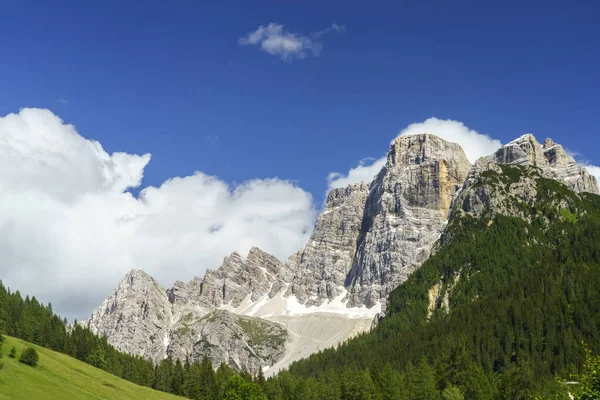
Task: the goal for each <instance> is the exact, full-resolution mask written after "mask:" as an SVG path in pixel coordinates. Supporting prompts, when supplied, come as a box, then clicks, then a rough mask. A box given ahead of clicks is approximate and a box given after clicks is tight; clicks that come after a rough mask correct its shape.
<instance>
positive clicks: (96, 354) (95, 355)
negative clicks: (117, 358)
mask: <svg viewBox="0 0 600 400" xmlns="http://www.w3.org/2000/svg"><path fill="white" fill-rule="evenodd" d="M86 361H87V363H88V364H90V365H93V366H94V367H96V368H100V369H103V370H106V369H108V363H107V362H106V356H105V354H104V350H103V349H102V348H101V347H100V346H98V347H96V348H95V349H94V350H92V352H91V353H90V355H89V356H88V357H87V360H86Z"/></svg>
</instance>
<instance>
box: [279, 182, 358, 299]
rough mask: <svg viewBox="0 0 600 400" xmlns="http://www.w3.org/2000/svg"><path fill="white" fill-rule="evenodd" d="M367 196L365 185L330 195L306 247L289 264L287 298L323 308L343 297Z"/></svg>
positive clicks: (335, 190)
mask: <svg viewBox="0 0 600 400" xmlns="http://www.w3.org/2000/svg"><path fill="white" fill-rule="evenodd" d="M368 194H369V186H368V185H367V184H365V183H358V184H354V185H350V186H348V187H346V188H343V189H333V190H332V191H330V192H329V194H328V196H327V202H326V203H325V208H324V209H323V211H322V212H321V214H320V215H319V217H318V218H317V222H316V224H315V228H314V230H313V232H312V234H311V236H310V239H309V241H308V243H307V245H306V247H304V249H303V250H301V251H300V252H298V254H297V255H295V257H293V258H290V260H289V261H288V265H289V268H290V269H292V270H293V271H294V274H293V277H292V284H291V286H290V288H289V291H288V294H295V295H296V297H297V298H298V300H299V301H300V303H302V304H306V305H307V306H312V305H320V304H322V303H323V302H324V301H325V300H331V299H333V298H335V297H337V296H338V295H340V294H342V291H343V290H344V284H345V282H346V277H347V275H348V273H349V272H350V269H351V267H352V260H353V258H354V254H355V252H356V240H357V238H358V235H359V233H360V229H361V225H362V218H363V213H364V209H365V203H366V201H367V196H368Z"/></svg>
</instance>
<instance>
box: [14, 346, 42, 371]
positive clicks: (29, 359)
mask: <svg viewBox="0 0 600 400" xmlns="http://www.w3.org/2000/svg"><path fill="white" fill-rule="evenodd" d="M19 361H20V362H22V363H23V364H26V365H29V366H30V367H35V366H37V363H38V361H39V356H38V353H37V351H36V350H35V348H33V347H28V348H26V349H25V350H24V351H23V353H21V358H19Z"/></svg>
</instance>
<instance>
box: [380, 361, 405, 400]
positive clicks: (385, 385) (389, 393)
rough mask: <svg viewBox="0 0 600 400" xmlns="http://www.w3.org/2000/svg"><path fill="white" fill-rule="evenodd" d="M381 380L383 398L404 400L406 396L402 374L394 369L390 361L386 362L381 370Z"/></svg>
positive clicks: (384, 399)
mask: <svg viewBox="0 0 600 400" xmlns="http://www.w3.org/2000/svg"><path fill="white" fill-rule="evenodd" d="M379 381H380V388H379V391H380V393H381V399H382V400H402V399H403V398H404V396H402V394H403V393H402V386H401V376H400V374H399V373H398V372H396V371H394V369H393V368H392V366H391V365H390V364H389V363H387V364H385V366H384V367H383V370H381V374H380V378H379Z"/></svg>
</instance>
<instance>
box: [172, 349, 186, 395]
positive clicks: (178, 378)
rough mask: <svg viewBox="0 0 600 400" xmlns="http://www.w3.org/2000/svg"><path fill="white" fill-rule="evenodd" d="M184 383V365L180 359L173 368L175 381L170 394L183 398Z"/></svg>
mask: <svg viewBox="0 0 600 400" xmlns="http://www.w3.org/2000/svg"><path fill="white" fill-rule="evenodd" d="M183 381H184V373H183V365H182V364H181V361H180V360H179V358H178V359H177V361H175V366H174V367H173V380H172V381H171V391H170V392H171V393H173V394H176V395H178V396H183Z"/></svg>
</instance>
